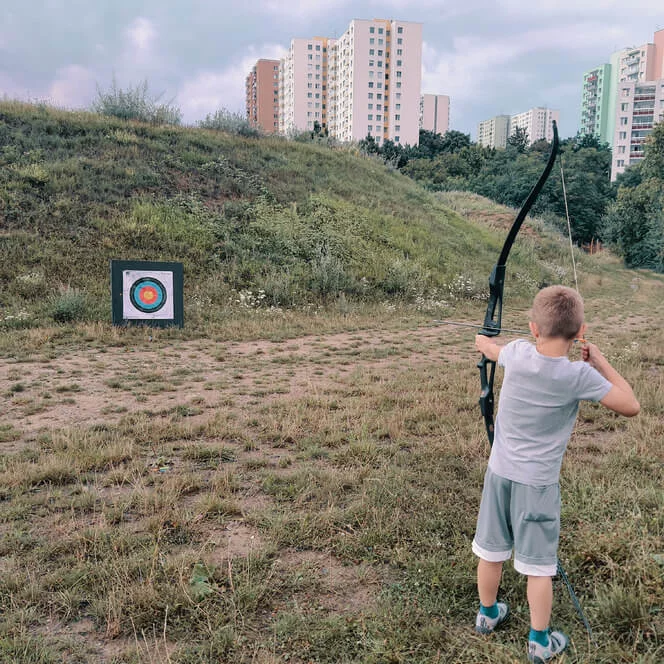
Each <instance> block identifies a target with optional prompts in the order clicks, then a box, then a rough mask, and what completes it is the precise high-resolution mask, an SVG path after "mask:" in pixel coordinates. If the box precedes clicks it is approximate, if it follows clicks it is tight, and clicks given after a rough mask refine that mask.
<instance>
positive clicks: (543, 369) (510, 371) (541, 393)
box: [489, 339, 612, 486]
mask: <svg viewBox="0 0 664 664" xmlns="http://www.w3.org/2000/svg"><path fill="white" fill-rule="evenodd" d="M498 365H499V366H501V367H504V368H505V376H504V378H503V385H502V388H501V391H500V399H499V401H498V413H497V415H496V429H495V436H494V443H493V448H492V449H491V456H490V457H489V467H490V468H491V470H492V471H493V472H494V473H495V474H496V475H500V476H501V477H504V478H506V479H508V480H513V481H515V482H520V483H522V484H529V485H531V486H545V485H548V484H555V483H556V482H558V478H559V475H560V466H561V464H562V461H563V455H564V453H565V449H566V448H567V443H568V441H569V437H570V435H571V434H572V429H573V428H574V422H575V421H576V415H577V412H578V410H579V401H581V400H588V401H601V400H602V399H603V398H604V397H605V396H606V395H607V394H608V393H609V390H610V389H611V387H612V385H611V383H610V382H609V381H608V380H606V378H604V377H603V376H602V375H601V374H600V373H599V371H597V370H596V369H593V367H591V366H590V365H589V364H588V363H586V362H571V361H570V360H569V359H568V358H567V357H566V356H565V357H547V356H546V355H542V354H541V353H539V352H538V351H537V349H536V348H535V346H534V345H533V344H531V343H530V342H528V341H525V340H524V339H519V340H518V341H512V342H511V343H509V344H507V345H506V346H504V347H503V348H502V349H501V351H500V355H499V356H498Z"/></svg>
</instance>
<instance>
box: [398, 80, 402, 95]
mask: <svg viewBox="0 0 664 664" xmlns="http://www.w3.org/2000/svg"><path fill="white" fill-rule="evenodd" d="M400 87H401V81H397V88H400ZM397 94H398V93H397Z"/></svg>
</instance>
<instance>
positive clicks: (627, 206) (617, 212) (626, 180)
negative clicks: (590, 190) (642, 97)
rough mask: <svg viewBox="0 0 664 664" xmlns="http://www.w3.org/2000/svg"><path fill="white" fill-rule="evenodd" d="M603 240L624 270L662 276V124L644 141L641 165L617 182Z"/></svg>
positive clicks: (663, 266)
mask: <svg viewBox="0 0 664 664" xmlns="http://www.w3.org/2000/svg"><path fill="white" fill-rule="evenodd" d="M618 184H619V189H618V197H617V200H616V202H615V203H614V204H613V205H611V206H610V207H609V209H608V211H607V214H606V216H605V218H604V220H603V223H604V227H603V236H604V238H605V239H606V240H607V241H608V242H609V243H611V245H612V246H613V247H614V248H615V249H616V250H617V251H618V253H620V254H621V255H622V257H623V258H624V260H625V265H626V266H627V267H642V268H649V269H652V270H657V271H658V272H664V122H660V123H659V124H658V125H656V126H655V128H654V130H653V132H652V134H651V135H650V137H649V138H648V141H647V143H646V148H645V157H644V159H643V161H642V162H641V163H640V164H638V165H636V166H631V167H630V168H628V169H627V170H626V171H625V173H624V174H623V176H621V177H620V178H619V179H618Z"/></svg>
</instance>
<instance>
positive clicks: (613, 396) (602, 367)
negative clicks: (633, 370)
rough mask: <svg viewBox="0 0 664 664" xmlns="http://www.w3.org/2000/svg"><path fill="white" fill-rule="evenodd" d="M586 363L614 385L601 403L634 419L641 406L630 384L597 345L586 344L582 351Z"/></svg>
mask: <svg viewBox="0 0 664 664" xmlns="http://www.w3.org/2000/svg"><path fill="white" fill-rule="evenodd" d="M581 355H582V357H583V360H584V361H585V362H588V364H590V366H591V367H594V368H595V369H597V371H599V372H600V373H601V374H602V376H604V378H606V380H608V381H609V383H611V384H612V385H613V387H612V388H611V389H610V390H609V393H608V394H607V395H606V396H605V397H604V398H603V399H602V400H601V401H600V403H601V404H602V405H603V406H606V407H607V408H609V409H610V410H613V411H615V412H616V413H619V414H620V415H625V416H627V417H634V415H638V413H639V411H640V410H641V405H640V404H639V402H638V401H637V399H636V397H635V396H634V392H633V391H632V388H631V387H630V385H629V383H628V382H627V381H626V380H625V379H624V378H623V377H622V376H621V375H620V374H619V373H618V372H617V371H616V370H615V369H614V368H613V367H612V366H611V365H610V364H609V361H608V360H607V359H606V358H605V357H604V355H602V353H601V352H600V350H599V348H597V346H595V344H591V343H585V344H584V345H583V347H582V350H581Z"/></svg>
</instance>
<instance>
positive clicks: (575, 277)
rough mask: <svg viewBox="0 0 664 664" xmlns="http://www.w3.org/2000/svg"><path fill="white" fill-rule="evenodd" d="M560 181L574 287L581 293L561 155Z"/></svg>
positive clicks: (561, 156)
mask: <svg viewBox="0 0 664 664" xmlns="http://www.w3.org/2000/svg"><path fill="white" fill-rule="evenodd" d="M560 179H561V181H562V183H563V199H564V201H565V216H566V217H567V233H568V235H569V249H570V254H571V256H572V268H573V269H574V286H575V287H576V292H577V293H579V279H578V277H577V273H576V260H574V242H572V222H571V221H570V217H569V206H568V204H567V187H566V186H565V171H564V169H563V155H562V153H561V154H560Z"/></svg>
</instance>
